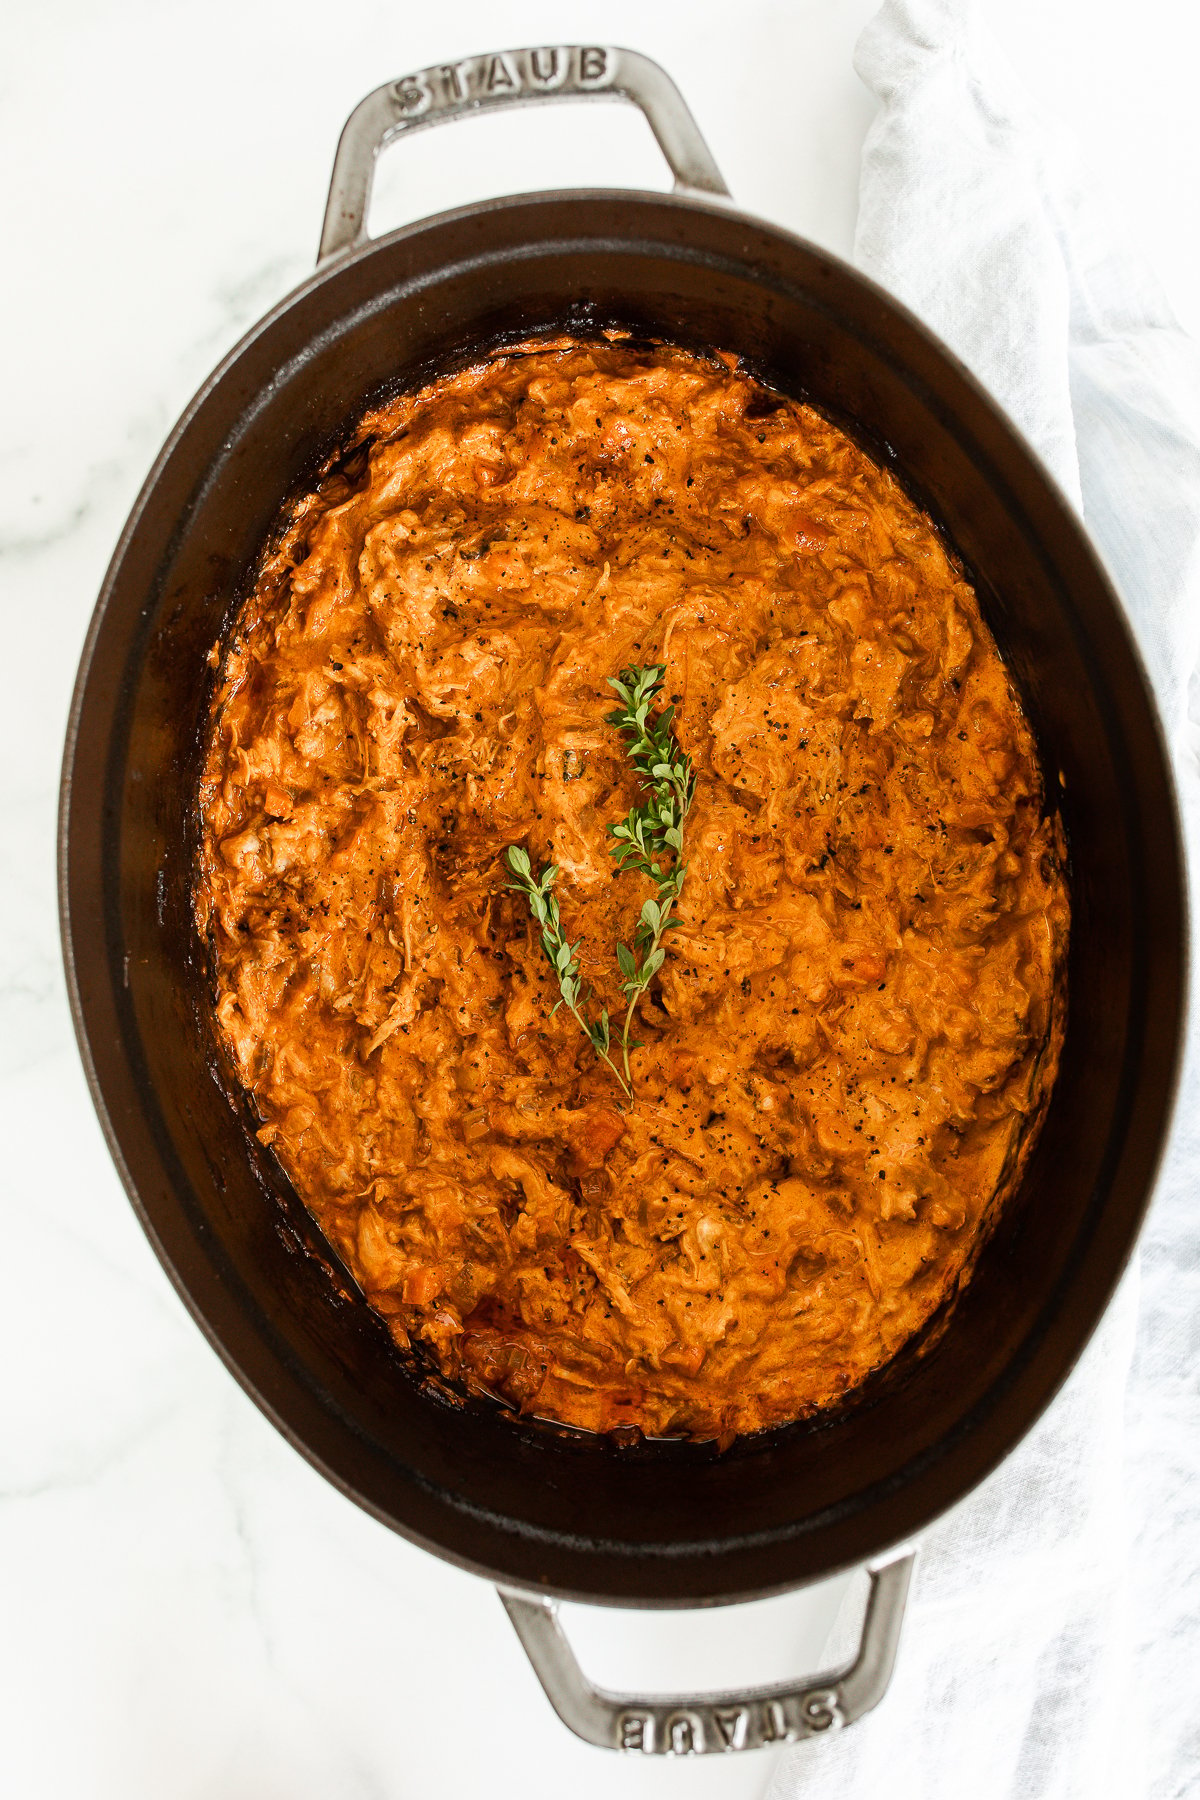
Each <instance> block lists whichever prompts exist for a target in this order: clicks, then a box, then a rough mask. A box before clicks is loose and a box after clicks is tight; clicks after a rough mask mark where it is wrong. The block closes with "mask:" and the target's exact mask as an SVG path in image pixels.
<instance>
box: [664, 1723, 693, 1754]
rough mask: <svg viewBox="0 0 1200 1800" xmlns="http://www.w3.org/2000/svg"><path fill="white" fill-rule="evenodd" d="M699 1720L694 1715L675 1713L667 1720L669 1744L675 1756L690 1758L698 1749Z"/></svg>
mask: <svg viewBox="0 0 1200 1800" xmlns="http://www.w3.org/2000/svg"><path fill="white" fill-rule="evenodd" d="M697 1724H698V1720H697V1719H696V1716H695V1714H694V1713H673V1714H672V1715H671V1717H670V1718H669V1719H668V1720H667V1742H668V1743H669V1744H670V1746H671V1754H672V1755H673V1756H690V1755H691V1754H692V1751H693V1750H694V1749H695V1748H696V1728H697Z"/></svg>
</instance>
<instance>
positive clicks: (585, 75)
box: [579, 44, 608, 81]
mask: <svg viewBox="0 0 1200 1800" xmlns="http://www.w3.org/2000/svg"><path fill="white" fill-rule="evenodd" d="M607 74H608V51H607V50H602V49H601V48H600V47H599V45H598V44H589V45H587V46H586V47H585V48H584V49H582V50H580V52H579V79H580V81H603V80H604V78H605V76H606V75H607Z"/></svg>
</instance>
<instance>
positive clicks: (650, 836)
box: [504, 666, 696, 1100]
mask: <svg viewBox="0 0 1200 1800" xmlns="http://www.w3.org/2000/svg"><path fill="white" fill-rule="evenodd" d="M665 673H666V671H665V669H662V668H658V667H654V666H651V667H649V668H644V669H643V668H629V669H622V670H621V673H620V675H616V676H610V677H609V681H608V685H609V686H610V687H611V688H613V689H615V691H616V693H617V696H618V698H619V699H620V701H621V705H620V706H619V707H618V708H617V709H616V710H615V711H614V712H611V713H609V714H608V715H607V721H608V723H609V724H610V725H616V726H617V727H618V729H619V730H620V731H622V732H624V734H625V737H626V754H627V755H628V757H629V760H630V762H631V763H632V764H633V766H634V768H635V769H636V770H637V772H638V775H639V776H640V777H641V782H642V786H643V788H644V789H646V790H647V793H648V798H647V799H646V800H645V801H644V802H643V803H642V805H641V806H635V807H633V808H632V809H631V810H630V812H629V813H628V814H627V815H626V817H625V818H624V819H622V820H621V821H620V823H619V824H617V825H610V826H609V827H608V830H609V833H610V835H611V836H612V837H613V838H614V839H615V840H616V841H615V842H614V843H613V844H612V845H611V846H610V853H611V854H612V855H613V856H614V857H615V858H616V863H617V869H618V872H620V871H623V870H626V869H633V870H635V871H636V872H637V873H638V874H641V875H645V876H647V877H648V878H649V879H650V880H651V881H652V882H653V883H654V885H655V887H656V889H657V895H656V897H655V898H654V899H652V900H647V901H646V903H645V905H644V906H643V907H642V910H641V915H640V917H639V919H638V923H637V928H636V930H635V932H634V936H633V944H632V947H631V946H630V945H628V944H618V945H617V965H618V967H619V969H620V972H621V992H622V993H623V994H624V996H625V999H626V1001H627V1005H626V1010H625V1020H624V1024H623V1025H622V1028H621V1038H620V1044H621V1061H622V1065H623V1069H624V1072H623V1073H622V1070H621V1069H619V1068H618V1067H617V1065H616V1064H615V1063H614V1062H613V1060H612V1057H611V1056H610V1055H609V1050H610V1049H611V1047H612V1028H611V1025H610V1022H609V1017H608V1013H607V1011H602V1012H601V1014H600V1017H599V1019H598V1020H597V1021H596V1022H595V1023H593V1022H592V1021H591V1020H589V1019H588V1017H587V1015H586V1014H585V1012H584V1011H583V1010H582V1009H583V1007H584V1005H585V1004H586V1001H587V998H588V996H587V995H585V994H584V993H583V989H582V981H581V978H580V974H579V956H578V951H579V945H578V943H576V944H570V943H568V941H567V939H566V938H565V937H564V936H563V931H562V923H561V920H560V918H559V911H558V900H557V898H556V897H555V894H554V892H553V889H554V882H555V879H556V877H557V875H558V869H557V867H556V866H555V864H554V863H548V864H547V866H546V867H545V868H544V869H543V870H542V873H541V875H540V876H536V877H535V875H534V873H533V869H532V867H531V865H530V861H529V855H528V852H527V851H525V850H523V849H521V847H520V845H518V844H511V845H510V846H509V848H508V849H507V850H506V851H505V853H504V854H505V860H506V861H507V863H508V866H509V868H510V869H511V871H512V873H513V875H514V876H515V877H516V880H515V881H514V882H510V884H509V886H510V889H511V891H512V892H514V893H520V894H524V896H525V898H526V900H527V902H528V904H529V910H530V912H531V913H532V915H533V918H534V921H535V923H536V924H537V925H539V926H540V927H541V938H542V949H543V951H544V952H545V955H546V960H547V961H548V962H549V963H550V966H551V967H552V968H553V970H554V973H555V976H556V978H557V980H558V991H559V996H560V998H559V999H558V1001H557V1002H556V1003H555V1007H554V1011H555V1012H557V1011H558V1008H559V1007H560V1006H565V1007H566V1008H567V1010H568V1011H569V1012H570V1013H571V1015H572V1017H573V1018H574V1019H575V1021H576V1023H577V1024H578V1026H579V1029H580V1030H581V1031H582V1032H583V1034H584V1036H585V1037H586V1038H587V1040H588V1042H589V1043H590V1044H591V1046H592V1048H593V1050H594V1051H595V1052H596V1055H597V1056H598V1057H599V1058H600V1060H601V1062H603V1063H605V1064H606V1065H607V1066H608V1068H609V1069H611V1071H612V1073H613V1074H614V1075H615V1076H616V1078H617V1082H618V1084H619V1086H620V1088H621V1091H622V1093H623V1094H624V1095H625V1097H626V1099H627V1100H631V1099H632V1098H633V1076H632V1074H631V1073H630V1068H629V1052H630V1051H631V1050H638V1049H640V1048H641V1045H640V1044H639V1043H638V1042H637V1041H636V1040H631V1039H630V1036H629V1033H630V1029H631V1027H632V1025H633V1012H634V1008H635V1006H636V1005H637V1003H638V1000H639V999H640V998H641V996H642V995H643V994H644V993H645V991H646V989H647V988H648V987H649V985H650V983H651V981H652V980H653V979H654V977H655V975H657V973H658V971H659V970H660V969H661V968H662V965H663V962H664V960H665V958H666V950H665V949H664V947H663V939H664V938H665V936H666V934H667V932H668V931H671V930H673V929H674V928H675V926H677V925H678V923H679V920H678V919H677V918H675V917H674V908H675V905H676V902H677V901H678V899H679V896H680V894H681V892H682V891H683V880H684V876H685V875H686V874H687V864H686V863H685V862H684V860H683V824H684V820H685V819H686V817H687V813H688V808H689V807H690V806H691V804H692V797H693V795H694V794H695V791H696V777H695V775H694V773H693V771H692V762H691V758H690V757H689V756H687V755H686V754H685V753H684V751H682V750H681V749H680V747H679V745H678V744H677V743H676V742H675V737H674V734H673V732H672V730H671V726H672V722H673V720H674V718H675V708H674V707H673V706H668V707H666V708H665V710H664V711H662V712H661V713H658V714H657V715H655V716H654V717H651V713H650V706H651V702H652V701H653V700H654V699H655V697H656V696H657V695H658V693H659V691H660V689H661V687H662V682H663V676H664V674H665Z"/></svg>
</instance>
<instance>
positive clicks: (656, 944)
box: [606, 664, 696, 1092]
mask: <svg viewBox="0 0 1200 1800" xmlns="http://www.w3.org/2000/svg"><path fill="white" fill-rule="evenodd" d="M665 674H666V670H665V668H662V667H660V666H657V665H654V664H651V665H650V666H648V667H645V668H639V667H633V668H628V669H622V670H621V673H620V675H615V676H614V675H610V676H609V679H608V685H609V687H610V688H612V689H613V690H614V692H615V693H616V695H617V697H618V699H619V700H620V701H621V703H622V704H621V705H620V706H619V707H617V708H616V710H615V711H614V712H610V713H608V714H607V715H606V717H607V722H608V724H610V725H615V726H616V727H617V729H618V730H619V731H621V732H622V733H623V734H624V736H625V740H626V741H625V754H626V755H627V756H628V758H629V760H630V762H631V763H632V764H633V766H634V768H635V769H636V770H637V772H638V775H639V777H640V778H641V783H642V787H643V789H644V790H646V794H647V797H646V799H645V800H643V802H642V804H641V805H640V806H635V807H632V808H631V809H630V811H629V812H628V813H627V814H626V816H625V818H624V819H622V820H621V821H620V823H619V824H616V825H610V826H609V827H608V830H609V835H610V836H611V837H612V838H614V839H615V842H614V843H613V844H610V846H609V854H610V855H611V856H613V857H615V858H616V864H617V868H618V870H624V869H633V870H635V871H636V872H637V873H638V874H640V875H646V876H648V877H649V879H650V880H651V881H652V882H653V883H654V885H655V888H656V890H657V893H656V897H655V898H654V899H652V900H647V901H646V903H645V904H644V906H643V907H642V910H641V913H640V915H639V918H638V923H637V927H636V929H635V931H634V934H633V944H632V947H631V946H630V945H628V944H618V946H617V966H618V968H619V969H620V971H621V992H622V993H623V994H624V996H625V999H626V1002H627V1005H626V1009H625V1020H624V1023H623V1025H622V1028H621V1057H622V1062H623V1064H624V1069H625V1081H626V1083H627V1085H628V1086H629V1089H630V1091H631V1092H632V1088H633V1077H632V1075H631V1074H630V1071H629V1052H630V1050H633V1049H637V1048H639V1047H640V1046H638V1045H637V1044H636V1043H631V1041H630V1037H629V1032H630V1027H631V1026H632V1024H633V1013H634V1008H635V1007H636V1005H637V1003H638V1001H639V1000H640V999H641V997H642V995H643V994H644V993H645V992H646V989H647V988H648V987H649V985H650V983H651V981H653V979H654V977H655V976H656V975H657V974H658V971H659V970H660V969H661V968H662V966H663V963H664V962H665V961H666V955H667V953H666V950H665V948H664V947H663V939H664V938H665V937H666V934H667V932H668V931H673V930H674V929H675V928H676V926H677V925H678V924H679V920H678V919H677V918H676V917H675V915H674V908H675V905H676V902H677V901H678V899H679V896H680V894H681V893H682V892H683V882H684V877H685V876H686V874H687V863H686V862H685V861H684V859H683V826H684V820H685V819H686V818H687V815H688V810H689V808H690V807H691V804H692V799H693V797H694V795H695V792H696V776H695V772H694V770H693V768H692V759H691V757H690V756H688V755H687V753H686V751H684V750H682V749H680V747H679V745H678V743H676V741H675V734H674V732H673V730H672V725H673V722H674V719H675V708H674V707H673V706H667V707H664V709H663V711H662V712H660V713H657V714H655V715H653V716H652V715H651V712H650V707H651V704H652V703H653V701H654V700H655V699H656V698H657V696H658V694H659V692H660V690H661V688H662V683H663V676H664V675H665Z"/></svg>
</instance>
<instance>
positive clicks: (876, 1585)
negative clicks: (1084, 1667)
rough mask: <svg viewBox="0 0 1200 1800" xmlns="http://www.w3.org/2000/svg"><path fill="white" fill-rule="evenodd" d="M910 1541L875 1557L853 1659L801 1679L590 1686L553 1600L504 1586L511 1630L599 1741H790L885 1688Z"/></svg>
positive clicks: (608, 1745) (622, 1745) (575, 1724)
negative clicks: (733, 1686)
mask: <svg viewBox="0 0 1200 1800" xmlns="http://www.w3.org/2000/svg"><path fill="white" fill-rule="evenodd" d="M916 1554H917V1553H916V1551H915V1550H911V1549H902V1550H897V1551H894V1552H893V1553H892V1554H891V1555H890V1556H889V1557H887V1558H886V1559H884V1560H882V1561H879V1562H876V1563H873V1564H872V1565H871V1566H870V1568H869V1570H868V1573H869V1575H870V1577H871V1590H870V1593H869V1595H868V1596H867V1610H866V1614H865V1616H864V1618H863V1625H862V1635H861V1637H860V1639H859V1645H858V1653H857V1655H856V1656H855V1658H854V1660H853V1662H851V1663H847V1664H846V1665H845V1667H844V1668H841V1669H837V1670H834V1671H832V1672H831V1673H829V1674H826V1675H819V1676H817V1677H815V1678H814V1679H810V1680H807V1681H805V1682H803V1683H797V1682H790V1681H788V1682H782V1683H780V1684H779V1685H778V1686H776V1687H758V1688H746V1689H744V1690H733V1691H731V1692H729V1693H720V1694H699V1695H697V1696H695V1697H694V1698H690V1699H689V1698H684V1697H682V1696H674V1697H671V1698H666V1697H663V1696H657V1697H655V1696H652V1695H648V1694H613V1693H609V1692H607V1691H606V1690H605V1689H603V1688H598V1687H594V1686H593V1685H592V1683H591V1682H590V1681H589V1680H588V1678H587V1676H586V1675H585V1674H584V1672H583V1670H582V1669H581V1668H580V1666H579V1664H578V1662H577V1661H576V1659H575V1655H574V1652H573V1651H572V1649H571V1646H570V1645H569V1644H568V1642H567V1640H566V1636H565V1634H564V1632H563V1628H562V1626H561V1625H560V1624H559V1622H558V1607H557V1604H556V1603H555V1602H554V1601H553V1600H545V1599H540V1598H533V1597H531V1596H530V1595H528V1594H518V1593H514V1592H512V1591H511V1590H505V1589H503V1588H502V1589H501V1590H500V1598H501V1599H502V1600H503V1602H504V1605H505V1607H506V1608H507V1611H508V1616H509V1618H510V1619H511V1620H512V1622H513V1624H514V1626H515V1627H516V1631H517V1636H518V1637H519V1638H520V1640H521V1642H522V1644H523V1645H524V1646H525V1652H526V1654H527V1656H528V1657H529V1660H530V1662H531V1663H532V1664H533V1668H534V1673H535V1674H536V1676H537V1678H538V1680H539V1681H540V1682H541V1684H542V1686H543V1688H544V1689H545V1690H546V1695H547V1697H548V1699H549V1701H550V1704H551V1706H552V1707H553V1708H554V1710H555V1712H556V1713H557V1714H558V1716H559V1718H560V1719H561V1720H562V1722H563V1724H564V1725H567V1726H569V1727H570V1729H571V1730H572V1731H573V1732H574V1733H575V1734H576V1736H577V1737H581V1738H583V1739H585V1740H586V1742H587V1743H589V1744H596V1745H598V1746H599V1748H600V1749H602V1750H641V1751H643V1752H644V1753H646V1754H647V1755H652V1756H692V1755H695V1756H705V1755H708V1754H709V1753H711V1752H714V1751H728V1750H757V1749H759V1748H761V1747H762V1746H764V1745H767V1744H787V1743H794V1742H795V1741H796V1740H797V1739H798V1738H806V1737H820V1736H822V1735H823V1734H824V1733H825V1732H828V1731H836V1730H837V1729H838V1728H839V1727H840V1726H842V1725H851V1724H853V1723H854V1721H855V1719H860V1718H861V1717H862V1715H863V1714H864V1713H866V1712H870V1710H871V1708H872V1707H873V1706H877V1705H878V1704H879V1702H880V1700H882V1699H883V1696H884V1694H885V1693H886V1692H887V1686H888V1682H889V1681H890V1680H891V1678H892V1668H893V1665H894V1664H895V1661H896V1646H897V1644H898V1643H899V1641H900V1627H901V1624H902V1623H903V1619H904V1603H905V1600H906V1599H907V1596H908V1584H909V1578H910V1577H911V1575H912V1568H913V1563H914V1562H915V1560H916Z"/></svg>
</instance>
